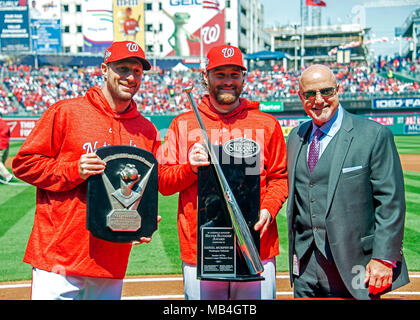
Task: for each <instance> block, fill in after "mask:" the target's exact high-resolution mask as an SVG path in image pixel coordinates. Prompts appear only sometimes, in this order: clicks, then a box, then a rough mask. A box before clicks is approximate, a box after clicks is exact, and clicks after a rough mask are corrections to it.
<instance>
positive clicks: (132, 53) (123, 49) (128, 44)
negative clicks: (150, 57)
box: [104, 41, 152, 70]
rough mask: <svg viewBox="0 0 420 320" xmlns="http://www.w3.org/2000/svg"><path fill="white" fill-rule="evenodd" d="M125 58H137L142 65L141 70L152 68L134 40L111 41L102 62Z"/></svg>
mask: <svg viewBox="0 0 420 320" xmlns="http://www.w3.org/2000/svg"><path fill="white" fill-rule="evenodd" d="M127 58H137V59H139V60H140V61H141V63H142V65H143V70H150V69H151V68H152V66H151V64H150V62H149V61H147V60H146V58H145V55H144V51H143V50H142V48H141V47H140V46H139V45H138V44H137V43H136V42H134V41H116V42H113V43H112V44H111V45H110V46H109V48H108V49H106V51H105V55H104V63H108V62H114V61H119V60H123V59H127Z"/></svg>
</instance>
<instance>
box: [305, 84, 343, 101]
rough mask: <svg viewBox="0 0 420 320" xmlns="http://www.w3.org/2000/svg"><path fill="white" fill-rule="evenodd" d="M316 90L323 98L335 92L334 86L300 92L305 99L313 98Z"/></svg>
mask: <svg viewBox="0 0 420 320" xmlns="http://www.w3.org/2000/svg"><path fill="white" fill-rule="evenodd" d="M318 91H319V93H320V94H321V96H322V97H323V98H329V97H331V96H333V95H334V94H335V91H336V87H329V88H323V89H319V90H310V91H306V92H302V94H303V96H304V97H305V99H308V100H314V99H315V98H316V93H317V92H318Z"/></svg>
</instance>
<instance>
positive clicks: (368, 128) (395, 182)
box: [287, 110, 409, 299]
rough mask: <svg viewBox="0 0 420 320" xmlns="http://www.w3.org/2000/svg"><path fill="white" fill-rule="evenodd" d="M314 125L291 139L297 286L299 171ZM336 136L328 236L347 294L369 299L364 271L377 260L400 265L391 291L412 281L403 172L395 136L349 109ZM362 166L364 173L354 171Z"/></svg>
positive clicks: (290, 219) (290, 208)
mask: <svg viewBox="0 0 420 320" xmlns="http://www.w3.org/2000/svg"><path fill="white" fill-rule="evenodd" d="M311 123H312V122H311V121H308V122H305V123H303V124H301V125H300V126H299V127H296V128H294V129H293V130H292V131H291V133H290V134H289V136H288V139H287V157H288V163H287V170H288V174H289V200H288V205H287V220H288V230H289V231H288V233H289V270H290V277H291V281H292V282H293V277H292V272H291V271H292V261H293V248H294V236H295V226H294V217H295V214H296V212H295V210H296V209H295V206H294V196H295V190H294V183H295V167H296V160H297V156H298V154H299V152H300V150H301V147H302V145H303V143H304V141H305V139H306V137H307V135H309V134H310V130H311V128H312V126H311ZM337 135H338V136H337V137H336V139H338V141H337V144H336V150H335V152H334V156H333V157H332V158H331V169H330V174H329V185H328V198H327V212H326V221H325V222H326V230H327V236H328V241H329V245H330V247H331V252H332V255H333V258H334V261H335V264H336V266H337V269H338V271H339V273H340V275H341V278H342V279H343V281H344V283H345V284H346V286H347V288H348V290H349V291H350V293H351V294H352V295H353V296H354V297H355V298H357V299H369V298H370V297H369V295H368V289H367V288H366V287H365V286H363V279H364V270H365V267H366V265H367V263H368V262H369V261H370V259H372V258H375V259H388V260H394V261H398V263H397V268H394V270H393V284H392V286H391V287H390V288H389V289H387V291H390V290H393V289H396V288H398V287H400V286H402V285H404V284H406V283H408V282H409V279H408V273H407V266H406V264H405V260H404V257H403V254H402V241H403V230H404V218H405V195H404V179H403V173H402V169H401V163H400V159H399V156H398V153H397V149H396V146H395V143H394V137H393V135H392V132H391V131H390V130H389V129H388V128H386V127H385V126H382V125H380V124H378V123H376V122H374V121H370V120H366V119H363V118H361V117H359V116H355V115H352V114H350V113H348V112H346V111H345V110H344V117H343V122H342V125H341V129H340V130H339V132H338V133H337ZM359 166H361V168H360V169H355V168H356V167H359ZM349 168H353V169H355V170H352V169H349ZM343 169H345V170H344V171H348V172H343ZM361 287H363V288H361Z"/></svg>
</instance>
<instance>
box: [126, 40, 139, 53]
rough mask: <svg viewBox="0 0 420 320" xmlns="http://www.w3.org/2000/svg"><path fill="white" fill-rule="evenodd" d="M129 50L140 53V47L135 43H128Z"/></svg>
mask: <svg viewBox="0 0 420 320" xmlns="http://www.w3.org/2000/svg"><path fill="white" fill-rule="evenodd" d="M127 49H128V51H130V52H137V51H139V45H138V44H137V43H135V42H129V43H127Z"/></svg>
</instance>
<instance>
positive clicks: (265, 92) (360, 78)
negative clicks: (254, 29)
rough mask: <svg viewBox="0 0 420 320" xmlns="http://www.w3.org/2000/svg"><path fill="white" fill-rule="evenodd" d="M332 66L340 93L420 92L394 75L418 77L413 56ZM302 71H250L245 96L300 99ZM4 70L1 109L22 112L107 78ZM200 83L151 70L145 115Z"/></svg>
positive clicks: (190, 74)
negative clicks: (20, 109) (401, 74)
mask: <svg viewBox="0 0 420 320" xmlns="http://www.w3.org/2000/svg"><path fill="white" fill-rule="evenodd" d="M419 62H420V61H419ZM329 67H330V68H331V69H332V70H334V72H335V74H336V77H337V79H338V80H339V81H340V84H341V89H340V93H341V94H342V95H344V97H345V98H355V99H361V98H363V97H374V96H390V95H395V94H399V95H404V94H413V93H416V94H420V85H419V84H418V82H417V81H409V82H405V81H404V82H403V81H400V80H398V79H396V77H394V72H400V73H405V74H407V75H410V77H411V78H417V79H418V78H419V72H418V70H417V68H416V65H415V64H412V63H411V62H410V60H409V59H405V58H404V59H401V58H394V59H390V60H381V61H380V62H378V63H374V64H371V65H367V64H366V63H362V62H351V63H350V64H348V65H341V64H340V65H339V64H336V63H330V64H329ZM299 74H300V70H298V71H295V70H293V69H289V70H286V69H285V68H283V67H282V66H281V65H278V64H276V65H274V66H273V67H272V69H271V70H264V71H262V70H260V69H254V70H252V71H248V73H247V75H246V84H245V88H244V93H243V97H246V98H248V99H251V100H260V101H276V100H285V101H287V100H296V99H298V96H297V91H298V77H299ZM2 75H3V86H4V87H1V86H0V95H1V100H0V112H1V113H2V114H14V113H17V112H18V111H19V110H18V108H16V105H15V104H14V103H13V101H14V100H15V101H16V102H17V103H18V104H19V105H20V106H21V107H22V108H23V110H24V111H25V112H26V113H28V114H30V115H39V114H41V113H42V112H43V111H44V110H45V109H46V108H48V107H49V106H51V105H52V104H54V103H55V102H57V101H59V100H62V99H66V98H73V97H76V96H79V95H83V94H84V93H85V92H86V90H87V89H88V88H89V87H90V86H93V85H97V86H101V85H102V83H103V81H102V77H101V71H100V68H99V66H98V67H88V68H75V67H58V66H43V67H40V68H38V69H35V68H33V67H31V66H27V65H7V66H6V65H4V66H2ZM200 82H201V76H200V73H199V72H198V71H197V70H189V71H184V72H175V71H172V70H157V71H156V72H148V73H145V75H144V78H143V82H142V85H141V88H140V90H139V92H138V94H137V95H136V96H135V100H136V102H137V104H138V106H139V108H140V109H142V112H143V113H145V114H171V113H179V112H184V111H185V110H187V109H188V102H187V101H186V100H187V99H186V96H185V95H184V94H183V93H182V89H183V88H184V87H186V86H193V87H194V88H195V94H197V95H198V96H200V95H202V94H203V93H204V92H203V90H202V87H201V84H200ZM6 88H7V89H6Z"/></svg>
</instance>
